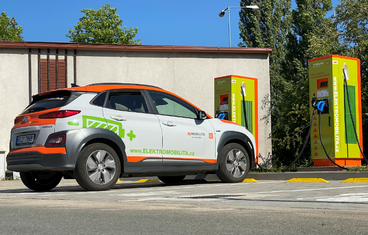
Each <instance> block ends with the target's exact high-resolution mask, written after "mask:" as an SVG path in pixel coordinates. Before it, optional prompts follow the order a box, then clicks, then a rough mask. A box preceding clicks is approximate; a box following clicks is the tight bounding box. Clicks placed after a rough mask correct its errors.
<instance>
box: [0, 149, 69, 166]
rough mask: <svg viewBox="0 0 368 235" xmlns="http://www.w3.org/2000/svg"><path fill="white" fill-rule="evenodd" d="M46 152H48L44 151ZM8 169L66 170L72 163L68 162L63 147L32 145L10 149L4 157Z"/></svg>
mask: <svg viewBox="0 0 368 235" xmlns="http://www.w3.org/2000/svg"><path fill="white" fill-rule="evenodd" d="M45 151H46V152H48V153H45ZM6 162H7V168H8V170H10V171H19V172H21V171H35V170H40V171H47V170H50V171H66V170H73V169H74V167H75V164H74V163H69V161H68V157H67V153H66V151H65V148H52V149H51V148H50V149H47V148H45V147H32V148H24V149H19V150H12V151H10V153H9V154H8V155H7V157H6Z"/></svg>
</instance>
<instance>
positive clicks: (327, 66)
mask: <svg viewBox="0 0 368 235" xmlns="http://www.w3.org/2000/svg"><path fill="white" fill-rule="evenodd" d="M344 71H345V74H346V75H347V76H346V77H347V86H346V84H345V81H344ZM348 94H349V100H350V108H351V112H352V116H353V121H354V124H353V122H352V119H351V116H350V111H349V102H348V101H349V100H348ZM313 97H315V98H317V100H322V101H325V102H326V103H325V104H326V107H325V108H324V110H323V112H321V120H319V115H318V114H317V113H316V114H315V115H314V118H313V124H312V125H313V126H312V129H311V157H312V159H313V160H314V166H335V165H334V164H333V163H332V162H331V161H330V160H329V159H328V158H327V156H326V154H325V152H324V150H323V146H322V144H321V141H320V133H319V125H320V124H319V123H321V137H322V142H323V144H324V146H325V149H326V151H327V154H328V155H329V157H330V158H331V159H332V160H333V161H334V162H335V163H337V164H338V165H340V166H360V165H361V159H362V154H361V153H360V150H359V146H358V142H359V143H360V146H363V145H362V142H363V137H362V106H361V87H360V60H359V59H355V58H350V57H344V56H338V55H330V56H325V57H320V58H316V59H311V60H309V98H310V101H311V100H312V98H313ZM313 110H314V108H313V107H312V105H311V103H310V115H311V116H312V112H313ZM354 125H355V131H356V133H357V136H358V141H357V139H356V135H355V132H354Z"/></svg>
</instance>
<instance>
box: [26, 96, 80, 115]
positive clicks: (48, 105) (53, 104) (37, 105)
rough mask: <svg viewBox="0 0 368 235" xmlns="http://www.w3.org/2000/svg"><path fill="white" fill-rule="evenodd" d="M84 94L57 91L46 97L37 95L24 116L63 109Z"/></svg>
mask: <svg viewBox="0 0 368 235" xmlns="http://www.w3.org/2000/svg"><path fill="white" fill-rule="evenodd" d="M83 93H84V92H70V91H55V92H52V93H47V94H45V95H36V96H34V97H33V100H32V102H31V103H30V104H29V105H28V107H27V108H26V109H25V110H24V111H23V113H22V114H26V113H34V112H38V111H42V110H47V109H53V108H58V107H62V106H64V105H66V104H68V103H70V102H71V101H72V100H74V99H75V98H77V97H78V96H80V95H81V94H83Z"/></svg>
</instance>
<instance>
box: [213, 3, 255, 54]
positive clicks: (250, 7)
mask: <svg viewBox="0 0 368 235" xmlns="http://www.w3.org/2000/svg"><path fill="white" fill-rule="evenodd" d="M230 8H247V9H252V10H258V9H259V7H258V6H254V5H253V6H244V7H227V8H226V9H225V10H222V11H221V12H220V14H219V16H220V17H223V16H224V15H225V12H226V11H229V14H228V24H229V25H228V27H229V47H231V29H230Z"/></svg>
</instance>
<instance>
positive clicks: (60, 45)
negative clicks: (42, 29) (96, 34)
mask: <svg viewBox="0 0 368 235" xmlns="http://www.w3.org/2000/svg"><path fill="white" fill-rule="evenodd" d="M0 48H29V49H69V50H100V51H144V52H147V51H157V52H160V51H161V52H203V53H205V52H207V53H245V54H254V53H256V54H270V53H271V52H272V49H271V48H246V47H201V46H166V45H120V44H98V43H68V42H30V41H0Z"/></svg>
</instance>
